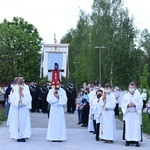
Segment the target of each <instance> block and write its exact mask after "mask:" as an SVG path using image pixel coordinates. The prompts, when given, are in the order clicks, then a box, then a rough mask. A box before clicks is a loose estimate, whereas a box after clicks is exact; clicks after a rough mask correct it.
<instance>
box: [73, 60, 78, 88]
mask: <svg viewBox="0 0 150 150" xmlns="http://www.w3.org/2000/svg"><path fill="white" fill-rule="evenodd" d="M73 63H74V64H75V68H76V90H77V64H78V63H79V62H75V61H74V62H73Z"/></svg>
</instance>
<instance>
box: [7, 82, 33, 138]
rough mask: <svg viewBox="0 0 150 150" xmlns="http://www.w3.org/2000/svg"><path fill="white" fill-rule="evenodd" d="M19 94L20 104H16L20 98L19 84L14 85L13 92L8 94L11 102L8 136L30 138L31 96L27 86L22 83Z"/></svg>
mask: <svg viewBox="0 0 150 150" xmlns="http://www.w3.org/2000/svg"><path fill="white" fill-rule="evenodd" d="M22 93H23V95H24V96H21V100H22V105H21V106H20V105H18V101H19V100H20V95H19V86H18V85H16V86H15V90H14V92H13V93H12V94H11V96H10V103H11V106H10V107H11V108H10V109H11V113H12V115H11V119H10V123H9V131H10V137H11V138H13V139H21V138H30V136H31V120H30V109H31V101H32V97H31V95H30V91H29V87H28V86H27V85H26V84H24V86H23V90H22Z"/></svg>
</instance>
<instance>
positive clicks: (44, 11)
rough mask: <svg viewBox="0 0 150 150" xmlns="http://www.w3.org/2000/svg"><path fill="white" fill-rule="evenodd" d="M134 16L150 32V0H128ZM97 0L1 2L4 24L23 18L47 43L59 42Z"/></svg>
mask: <svg viewBox="0 0 150 150" xmlns="http://www.w3.org/2000/svg"><path fill="white" fill-rule="evenodd" d="M125 2H126V6H127V7H128V8H129V10H130V14H133V15H134V16H135V25H136V26H137V27H138V28H140V29H144V28H149V29H150V17H149V15H150V8H149V6H150V0H125ZM92 3H93V0H0V23H1V22H3V20H4V18H6V19H7V20H9V21H12V18H13V17H14V16H16V17H22V18H24V19H25V20H26V21H28V23H31V24H33V25H34V26H35V27H36V28H37V29H38V31H39V33H40V36H41V37H42V38H43V41H44V43H53V42H54V40H53V38H54V37H53V35H54V33H56V37H57V41H58V43H59V42H60V39H61V37H62V36H63V35H65V34H66V32H67V30H69V29H70V28H71V27H73V28H75V27H76V23H77V20H78V16H79V10H80V9H82V10H84V11H86V12H87V13H88V12H89V13H90V12H91V5H92Z"/></svg>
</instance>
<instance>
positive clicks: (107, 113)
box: [99, 93, 117, 140]
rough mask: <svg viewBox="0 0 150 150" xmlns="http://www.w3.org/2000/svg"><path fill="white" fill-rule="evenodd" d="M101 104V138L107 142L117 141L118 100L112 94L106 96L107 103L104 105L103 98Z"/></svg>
mask: <svg viewBox="0 0 150 150" xmlns="http://www.w3.org/2000/svg"><path fill="white" fill-rule="evenodd" d="M99 103H100V105H101V107H102V108H103V110H102V114H101V118H100V132H99V133H100V138H101V139H105V140H115V139H117V133H116V121H115V114H114V109H115V107H116V98H115V96H114V95H113V94H112V93H110V94H106V103H104V101H103V97H101V99H100V101H99Z"/></svg>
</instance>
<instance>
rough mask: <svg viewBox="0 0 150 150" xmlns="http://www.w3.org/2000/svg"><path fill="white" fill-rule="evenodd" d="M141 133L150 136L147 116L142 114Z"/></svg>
mask: <svg viewBox="0 0 150 150" xmlns="http://www.w3.org/2000/svg"><path fill="white" fill-rule="evenodd" d="M142 131H143V132H144V133H146V134H149V135H150V119H149V114H146V113H143V114H142Z"/></svg>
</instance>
